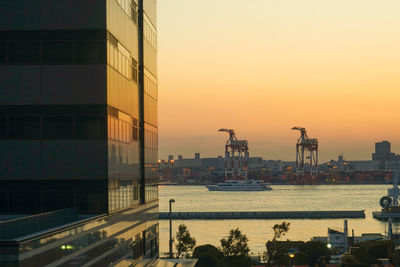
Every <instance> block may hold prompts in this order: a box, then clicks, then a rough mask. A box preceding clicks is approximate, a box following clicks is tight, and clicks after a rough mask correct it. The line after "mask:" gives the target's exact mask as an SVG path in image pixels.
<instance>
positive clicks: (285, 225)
mask: <svg viewBox="0 0 400 267" xmlns="http://www.w3.org/2000/svg"><path fill="white" fill-rule="evenodd" d="M289 226H290V223H289V222H282V223H281V224H275V225H274V226H273V227H272V230H273V231H274V237H273V238H272V241H268V242H267V243H266V244H265V246H266V248H267V251H266V258H267V266H268V267H270V266H271V262H272V259H273V257H274V256H275V255H276V253H277V252H278V246H277V242H278V240H279V238H281V237H282V236H284V235H286V233H287V232H288V231H289Z"/></svg>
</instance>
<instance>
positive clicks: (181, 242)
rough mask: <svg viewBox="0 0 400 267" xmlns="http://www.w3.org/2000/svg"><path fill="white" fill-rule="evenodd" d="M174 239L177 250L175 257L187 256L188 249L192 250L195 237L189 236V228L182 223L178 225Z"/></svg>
mask: <svg viewBox="0 0 400 267" xmlns="http://www.w3.org/2000/svg"><path fill="white" fill-rule="evenodd" d="M176 241H177V244H175V247H176V250H177V256H176V258H178V259H179V257H180V256H182V255H186V256H187V254H188V253H189V252H190V251H192V250H193V248H194V246H195V245H196V239H194V238H192V237H191V236H190V233H189V230H188V229H187V227H186V225H184V224H181V225H179V228H178V232H177V233H176Z"/></svg>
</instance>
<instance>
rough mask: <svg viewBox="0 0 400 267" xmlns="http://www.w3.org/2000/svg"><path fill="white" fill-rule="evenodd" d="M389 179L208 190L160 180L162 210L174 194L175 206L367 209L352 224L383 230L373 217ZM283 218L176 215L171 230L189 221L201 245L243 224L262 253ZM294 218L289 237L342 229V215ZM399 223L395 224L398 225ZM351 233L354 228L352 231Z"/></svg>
mask: <svg viewBox="0 0 400 267" xmlns="http://www.w3.org/2000/svg"><path fill="white" fill-rule="evenodd" d="M389 187H390V185H315V186H294V185H275V186H273V189H274V190H272V191H264V192H215V191H214V192H210V191H208V190H207V188H205V187H204V186H160V187H159V194H160V195H159V198H160V211H168V200H169V199H171V198H173V199H175V201H176V202H175V203H173V211H294V210H304V211H306V210H365V212H366V216H367V218H366V219H351V220H349V230H350V231H351V229H354V231H355V234H356V235H361V233H382V234H383V233H385V230H386V225H385V223H384V222H380V221H377V220H375V219H373V218H372V214H371V212H372V211H375V210H379V209H380V206H379V199H380V198H381V197H382V196H384V195H386V194H387V188H389ZM282 221H283V220H185V221H183V220H176V221H173V234H175V233H176V232H177V228H178V226H179V225H180V224H185V225H187V226H188V229H189V231H190V233H191V235H192V236H193V237H195V238H196V241H197V245H201V244H207V243H209V244H213V245H216V246H219V245H220V243H219V240H220V239H221V238H224V237H226V235H227V234H228V232H229V230H230V229H232V228H237V227H239V228H240V230H241V231H242V232H243V233H245V234H246V235H247V237H248V238H249V246H250V249H251V251H252V252H253V253H255V254H257V253H262V252H263V251H264V249H265V242H266V241H267V240H268V239H270V238H271V236H272V230H271V227H272V226H273V225H274V224H275V223H280V222H282ZM287 221H289V222H290V223H291V226H290V230H289V233H288V234H287V235H286V237H285V239H290V240H310V239H311V238H312V237H313V236H326V235H327V227H330V228H334V229H338V230H342V228H343V220H342V219H338V220H287ZM397 227H399V225H396V226H394V228H395V229H396V228H397ZM350 233H351V232H350ZM168 238H169V223H168V221H167V220H161V221H160V252H167V251H168Z"/></svg>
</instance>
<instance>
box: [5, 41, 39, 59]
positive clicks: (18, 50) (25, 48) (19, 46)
mask: <svg viewBox="0 0 400 267" xmlns="http://www.w3.org/2000/svg"><path fill="white" fill-rule="evenodd" d="M8 56H9V62H10V63H39V62H40V42H39V41H18V42H9V43H8Z"/></svg>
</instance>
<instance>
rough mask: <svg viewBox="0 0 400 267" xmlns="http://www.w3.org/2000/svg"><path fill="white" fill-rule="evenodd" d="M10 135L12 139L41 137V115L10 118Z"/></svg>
mask: <svg viewBox="0 0 400 267" xmlns="http://www.w3.org/2000/svg"><path fill="white" fill-rule="evenodd" d="M10 137H11V138H12V139H39V138H40V118H39V117H14V118H10Z"/></svg>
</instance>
